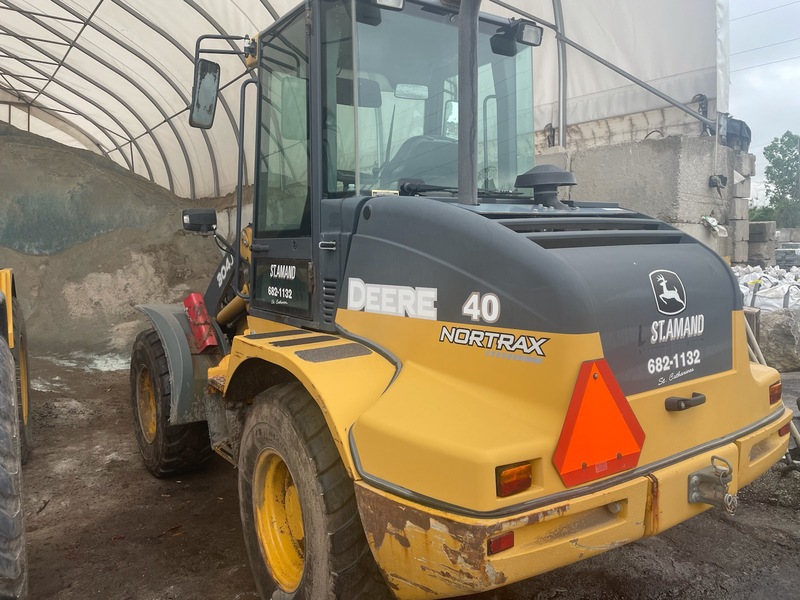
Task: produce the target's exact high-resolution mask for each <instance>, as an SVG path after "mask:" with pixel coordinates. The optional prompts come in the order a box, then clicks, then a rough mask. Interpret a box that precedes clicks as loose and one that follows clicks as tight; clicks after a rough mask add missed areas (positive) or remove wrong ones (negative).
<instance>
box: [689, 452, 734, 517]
mask: <svg viewBox="0 0 800 600" xmlns="http://www.w3.org/2000/svg"><path fill="white" fill-rule="evenodd" d="M732 479H733V466H732V465H731V463H730V462H728V461H727V460H725V459H724V458H722V457H721V456H712V457H711V465H710V466H708V467H706V468H704V469H701V470H700V471H696V472H694V473H692V474H691V475H689V502H691V503H703V504H710V505H711V506H716V507H717V508H721V509H723V510H725V512H727V513H728V514H731V515H732V514H733V513H734V512H735V511H736V508H737V506H738V505H739V498H738V497H737V496H736V494H731V493H730V492H729V491H728V489H729V487H728V485H729V484H730V482H731V480H732Z"/></svg>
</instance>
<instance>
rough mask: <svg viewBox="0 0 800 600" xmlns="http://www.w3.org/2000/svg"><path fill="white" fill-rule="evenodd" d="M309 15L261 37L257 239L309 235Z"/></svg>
mask: <svg viewBox="0 0 800 600" xmlns="http://www.w3.org/2000/svg"><path fill="white" fill-rule="evenodd" d="M304 19H305V14H304V13H303V14H302V15H301V16H300V17H299V18H297V19H295V20H294V21H293V22H291V23H289V24H287V25H286V26H285V27H284V28H282V29H281V30H280V31H278V32H273V33H271V34H269V35H266V36H264V38H262V40H261V56H262V58H261V66H260V68H261V91H260V102H261V142H260V148H259V169H258V172H259V190H258V202H257V204H256V215H255V217H256V219H255V220H256V237H305V236H310V235H311V193H310V182H309V159H310V157H309V130H308V102H309V81H308V51H307V48H306V35H305V20H304Z"/></svg>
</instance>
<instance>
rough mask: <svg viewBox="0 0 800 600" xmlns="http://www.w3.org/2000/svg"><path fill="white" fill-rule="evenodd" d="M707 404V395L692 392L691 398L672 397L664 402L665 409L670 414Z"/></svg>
mask: <svg viewBox="0 0 800 600" xmlns="http://www.w3.org/2000/svg"><path fill="white" fill-rule="evenodd" d="M705 403H706V395H705V394H701V393H699V392H692V397H691V398H681V397H680V396H670V397H669V398H667V399H666V400H664V408H666V409H667V410H668V411H670V412H675V411H679V410H686V409H687V408H692V407H693V406H700V405H701V404H705Z"/></svg>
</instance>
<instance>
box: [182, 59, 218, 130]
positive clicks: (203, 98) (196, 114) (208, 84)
mask: <svg viewBox="0 0 800 600" xmlns="http://www.w3.org/2000/svg"><path fill="white" fill-rule="evenodd" d="M219 71H220V69H219V65H218V64H217V63H215V62H211V61H210V60H206V59H205V58H200V59H198V60H197V61H196V62H195V64H194V85H193V86H192V106H191V107H190V109H189V125H191V126H192V127H199V128H200V129H210V128H211V126H212V125H213V124H214V113H215V112H216V109H217V93H218V92H219Z"/></svg>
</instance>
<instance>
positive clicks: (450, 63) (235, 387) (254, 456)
mask: <svg viewBox="0 0 800 600" xmlns="http://www.w3.org/2000/svg"><path fill="white" fill-rule="evenodd" d="M479 6H480V2H477V1H475V2H461V3H460V4H459V3H458V2H439V1H434V0H405V1H403V0H308V1H307V2H304V3H303V4H301V5H300V6H298V7H297V8H296V9H294V10H291V11H289V12H287V13H286V14H285V16H283V17H282V18H281V19H279V20H278V21H277V22H275V23H274V24H273V25H272V26H270V27H269V28H268V29H266V30H265V31H263V32H262V33H260V34H259V35H257V36H255V37H253V38H249V37H245V38H241V39H242V40H243V46H244V49H243V50H242V53H243V54H244V55H245V56H244V59H245V61H246V63H247V64H248V65H249V66H251V67H252V68H253V69H254V70H255V71H254V77H253V78H251V80H249V81H247V82H246V83H244V84H242V86H241V94H240V95H241V98H242V99H243V100H242V104H241V108H240V112H241V116H242V117H243V118H244V117H246V116H247V115H248V114H249V112H248V111H247V110H245V107H246V105H245V103H244V98H245V97H246V92H247V90H248V88H249V87H250V86H254V87H255V88H256V89H255V94H256V97H257V101H256V103H257V107H256V110H255V115H254V116H253V117H252V118H251V119H250V120H254V124H253V125H248V124H247V121H246V119H243V121H242V124H241V127H242V129H243V130H245V129H247V128H248V127H252V128H254V129H255V132H256V164H255V168H254V177H253V179H254V206H253V215H252V222H251V223H249V224H246V225H245V223H244V217H243V206H242V200H241V188H242V174H243V169H244V162H243V161H242V160H241V157H242V156H243V153H244V146H243V144H244V142H243V141H240V147H239V153H240V172H239V177H240V184H239V201H238V206H237V225H236V229H235V234H234V235H235V239H234V240H231V241H228V240H226V239H225V237H224V236H222V235H221V234H220V233H218V232H217V231H216V215H215V213H214V211H213V210H203V209H189V210H185V211H184V212H183V215H182V218H183V226H184V228H185V229H186V230H188V231H196V232H200V233H202V234H206V235H212V236H213V239H214V240H215V242H216V243H217V244H218V245H219V247H220V249H221V253H222V258H221V261H220V264H219V266H218V268H217V270H216V272H215V273H214V274H213V276H212V278H211V282H210V285H209V287H208V289H207V290H206V291H205V293H204V294H200V293H192V294H190V295H189V296H188V297H187V298H186V299H185V300H184V302H183V303H182V304H177V305H163V304H162V305H144V306H141V307H140V308H141V310H142V311H143V312H144V314H145V315H147V317H148V318H149V320H150V321H151V322H152V328H151V329H149V330H148V331H145V332H143V333H141V334H140V335H139V337H138V338H137V339H136V341H135V344H134V347H133V355H132V359H131V389H132V395H131V402H132V408H133V412H134V422H135V427H136V435H137V439H138V442H139V447H140V449H141V453H142V456H143V459H144V463H145V465H146V467H147V468H148V469H149V470H150V471H151V472H152V473H153V474H154V475H156V476H159V477H168V476H174V475H177V474H178V473H181V472H184V471H187V470H192V469H197V468H199V467H200V466H202V465H203V464H204V463H205V462H206V461H207V460H208V459H209V457H210V456H211V455H212V452H216V453H218V454H220V455H222V456H223V457H225V458H226V459H227V460H229V461H230V462H232V463H233V464H234V465H236V466H237V467H238V481H239V501H240V511H241V519H242V527H243V531H244V538H245V543H246V547H247V552H248V556H249V561H250V565H251V568H252V571H253V576H254V578H255V582H256V587H257V589H258V591H259V593H260V595H261V597H262V598H315V599H317V598H370V599H372V598H382V597H387V598H390V597H394V598H399V599H409V600H410V599H418V598H419V599H422V598H434V597H456V596H461V595H467V594H471V593H475V592H479V591H483V590H490V589H493V588H498V587H500V586H504V585H508V584H510V583H513V582H516V581H520V580H522V579H525V578H529V577H532V576H535V575H537V574H540V573H543V572H545V571H548V570H551V569H555V568H557V567H560V566H563V565H567V564H570V563H572V562H575V561H578V560H581V559H583V558H587V557H589V556H592V555H595V554H598V553H600V552H603V551H605V550H609V549H612V548H615V547H617V546H619V545H622V544H624V543H627V542H631V541H634V540H637V539H639V538H642V537H645V536H651V535H655V534H657V533H659V532H661V531H664V530H665V529H668V528H670V527H672V526H673V525H676V524H678V523H681V522H683V521H685V520H687V519H689V518H691V517H693V516H695V515H697V514H699V513H701V512H703V511H705V510H707V509H710V508H712V507H713V508H716V509H717V510H722V511H728V512H733V511H734V510H735V508H736V505H737V493H738V491H739V489H740V488H741V487H742V486H744V485H746V484H747V483H749V482H751V481H753V480H754V479H755V478H756V477H758V476H759V475H760V474H762V473H764V472H765V471H766V470H767V469H768V468H769V467H770V466H771V465H772V464H774V463H775V462H776V461H777V460H778V459H779V458H780V457H781V456H782V455H783V454H784V453H785V452H786V448H787V444H788V435H787V434H788V428H789V423H790V419H791V413H790V412H789V411H788V410H787V409H786V408H785V407H784V405H783V403H782V401H781V382H780V377H779V374H778V373H777V372H776V371H775V370H773V369H771V368H768V367H765V366H763V365H759V364H757V363H754V362H751V361H750V360H749V357H748V346H747V342H746V334H745V320H744V317H743V312H742V300H741V296H740V293H739V291H738V287H737V284H736V281H735V279H734V278H733V276H732V274H731V272H730V269H729V268H728V266H727V265H726V264H725V263H724V262H723V260H722V259H721V258H720V257H719V256H717V255H716V254H715V253H713V252H712V251H711V250H709V249H708V248H707V247H706V246H704V245H703V244H701V243H699V242H698V241H697V240H695V239H693V238H692V237H690V236H689V235H687V234H685V233H684V232H682V231H680V230H678V229H676V228H674V227H672V226H670V225H668V224H666V223H664V222H662V221H659V220H657V219H653V218H650V217H648V216H646V215H643V214H639V213H636V212H633V211H630V210H626V209H624V208H621V207H619V206H617V205H614V204H609V203H592V202H578V201H564V200H561V199H559V196H558V188H559V187H560V186H562V185H572V184H574V183H575V179H574V177H573V176H572V175H571V174H570V173H566V172H563V171H560V170H558V169H555V168H552V167H547V166H545V165H539V166H535V165H534V156H533V133H534V132H533V117H532V115H533V100H534V98H535V94H534V86H533V76H532V68H531V65H532V53H534V52H536V46H537V45H538V44H539V43H540V42H541V39H542V29H541V27H540V26H538V25H537V24H536V23H534V22H532V21H527V20H522V19H508V18H499V17H496V16H492V15H489V14H483V13H479V11H478V8H479ZM220 37H221V36H204V38H203V39H201V40H199V41H198V44H197V50H198V60H197V61H196V71H195V83H194V90H193V99H192V106H191V115H190V122H191V123H192V124H193V125H195V126H199V127H211V126H213V121H214V107H215V105H216V97H217V93H218V89H219V83H220V80H221V79H222V75H221V67H220V66H219V65H218V64H216V63H214V62H212V61H210V60H208V59H206V58H200V55H201V54H214V53H222V54H225V53H231V52H234V51H233V50H227V49H219V48H218V47H215V46H214V39H215V38H217V39H218V38H220ZM225 39H228V38H225ZM215 48H216V49H215ZM244 138H245V136H244V135H240V140H241V139H244ZM243 225H244V226H243Z"/></svg>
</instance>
